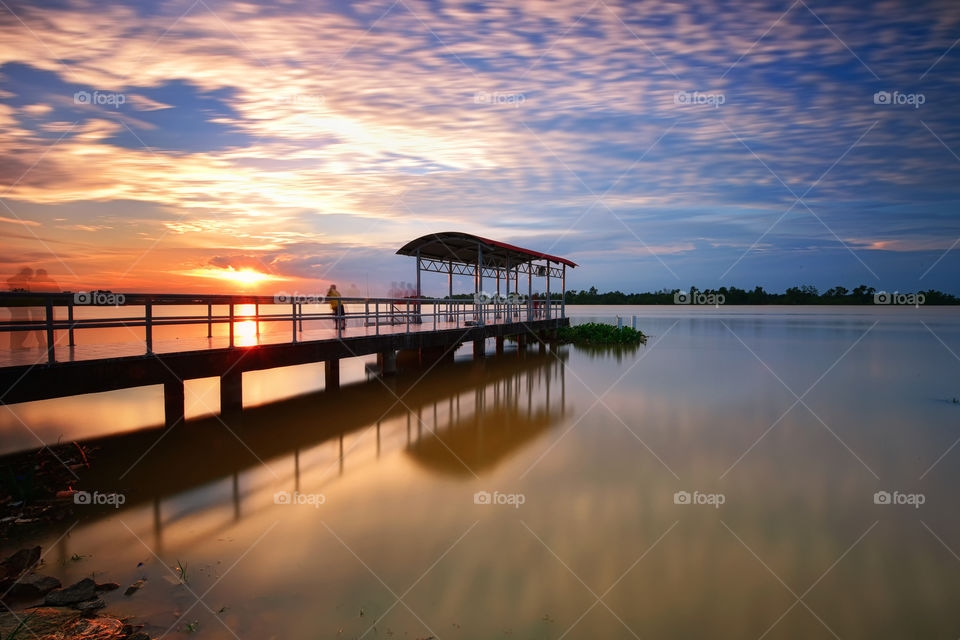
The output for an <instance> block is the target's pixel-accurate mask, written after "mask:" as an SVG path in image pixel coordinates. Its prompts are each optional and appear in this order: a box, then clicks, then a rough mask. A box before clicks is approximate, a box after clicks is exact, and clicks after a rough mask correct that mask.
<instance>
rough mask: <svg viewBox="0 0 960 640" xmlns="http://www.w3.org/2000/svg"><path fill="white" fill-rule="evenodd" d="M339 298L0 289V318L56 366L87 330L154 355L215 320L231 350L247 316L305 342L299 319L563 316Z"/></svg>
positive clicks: (415, 327) (402, 324)
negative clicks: (115, 335)
mask: <svg viewBox="0 0 960 640" xmlns="http://www.w3.org/2000/svg"><path fill="white" fill-rule="evenodd" d="M338 299H339V301H340V304H341V305H342V312H341V313H339V314H338V313H337V312H336V311H334V309H333V307H332V305H331V302H332V300H333V299H332V298H328V297H325V296H298V295H291V296H287V295H279V296H258V295H191V294H142V293H129V294H123V293H113V292H109V291H93V292H80V293H33V292H30V293H27V292H0V308H5V309H6V311H7V312H8V314H9V319H6V318H0V334H3V335H4V337H5V338H8V339H9V348H10V349H11V350H16V349H17V348H18V346H17V345H19V344H22V343H23V342H24V340H25V339H26V337H28V336H29V335H30V333H32V334H34V335H35V336H36V337H37V342H38V344H39V345H40V346H41V348H45V349H46V352H47V353H46V355H47V358H46V359H47V362H48V363H49V364H54V363H56V362H57V346H58V342H59V341H62V339H63V338H64V337H65V338H66V345H61V346H67V347H74V346H76V344H77V338H76V336H77V334H78V333H79V332H82V331H84V330H90V329H118V328H125V329H140V328H142V329H143V336H144V337H143V341H144V348H145V353H147V354H151V353H153V348H154V337H155V336H154V329H156V328H158V327H170V326H184V327H187V326H193V325H206V328H207V338H212V337H213V335H214V331H213V329H214V326H215V325H222V324H227V325H228V330H227V338H228V346H229V347H231V348H232V347H236V346H239V345H237V342H236V337H237V336H236V327H237V325H238V323H241V322H250V321H253V322H254V323H255V327H256V335H257V336H259V335H260V326H261V324H262V323H279V324H284V323H285V324H288V325H289V326H290V342H292V343H296V342H300V341H302V340H303V336H302V332H303V325H304V322H315V321H326V322H329V323H331V325H330V326H331V327H332V328H333V329H335V330H336V336H337V337H338V338H341V337H344V333H345V332H346V331H347V328H348V327H354V328H356V327H363V328H365V329H366V330H367V332H366V335H369V329H370V328H372V329H373V335H379V334H380V332H381V331H385V332H389V333H397V332H403V333H409V332H414V331H429V330H433V331H436V330H438V329H448V328H460V327H468V326H482V325H485V324H491V323H508V322H531V321H535V320H545V319H551V318H560V317H564V315H565V313H564V312H565V309H564V306H563V304H562V302H561V301H559V300H557V299H553V300H552V301H548V300H546V299H543V300H531V299H528V298H526V299H525V298H519V297H514V298H512V299H506V298H500V297H497V298H483V299H477V298H474V299H462V298H461V299H457V298H454V299H450V298H416V297H412V298H356V297H340V298H338ZM170 307H178V309H177V313H176V314H175V315H163V314H162V313H161V314H158V313H156V312H158V310H159V309H164V308H167V309H169V308H170ZM78 309H82V310H86V311H87V313H85V314H84V315H87V314H89V313H90V312H89V311H88V310H91V309H94V310H96V311H97V312H99V313H96V312H95V313H94V315H95V316H98V317H77V313H76V311H77V310H78ZM281 309H282V310H281ZM117 314H119V315H117ZM22 332H30V333H26V334H23V333H22ZM20 335H22V336H23V338H22V339H21V338H20V337H19V336H20ZM58 336H59V338H60V340H58ZM254 344H256V343H254ZM254 344H249V345H243V346H254ZM0 348H2V347H0Z"/></svg>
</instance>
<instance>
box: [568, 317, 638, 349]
mask: <svg viewBox="0 0 960 640" xmlns="http://www.w3.org/2000/svg"><path fill="white" fill-rule="evenodd" d="M557 338H558V340H559V341H560V342H566V343H573V344H585V345H598V346H605V345H632V344H646V343H647V336H645V335H644V334H643V332H642V331H637V330H636V329H632V328H630V327H623V328H621V329H618V328H617V327H615V326H613V325H610V324H603V323H600V322H587V323H584V324H578V325H574V326H572V327H560V328H559V329H558V330H557Z"/></svg>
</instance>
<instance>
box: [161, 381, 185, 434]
mask: <svg viewBox="0 0 960 640" xmlns="http://www.w3.org/2000/svg"><path fill="white" fill-rule="evenodd" d="M184 407H185V401H184V392H183V381H182V380H180V379H179V378H173V379H171V380H165V381H164V383H163V424H164V426H165V427H173V426H176V425H178V424H180V423H181V422H183V414H184Z"/></svg>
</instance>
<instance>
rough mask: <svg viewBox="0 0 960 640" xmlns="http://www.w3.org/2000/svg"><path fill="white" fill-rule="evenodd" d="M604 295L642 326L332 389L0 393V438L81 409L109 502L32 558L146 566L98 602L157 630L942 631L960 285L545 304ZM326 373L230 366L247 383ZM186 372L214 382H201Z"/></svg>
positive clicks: (956, 413) (439, 634) (949, 588)
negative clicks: (936, 300)
mask: <svg viewBox="0 0 960 640" xmlns="http://www.w3.org/2000/svg"><path fill="white" fill-rule="evenodd" d="M618 313H619V314H621V315H624V316H626V317H627V320H626V321H627V322H630V320H629V317H630V316H631V315H633V314H636V315H638V316H639V319H638V326H639V328H641V329H643V330H644V331H645V332H647V333H648V334H649V335H650V336H651V338H650V341H649V342H648V344H647V346H645V347H641V348H639V349H637V350H635V351H634V350H628V351H622V352H613V353H611V352H593V351H589V350H582V349H579V348H575V347H569V346H568V347H562V348H560V349H558V350H557V351H554V352H548V353H546V354H544V355H543V356H540V355H538V354H537V351H536V349H532V350H530V351H529V353H528V354H527V355H526V356H525V357H519V356H518V355H517V354H516V353H515V352H512V351H510V350H509V348H508V352H507V353H506V354H505V355H504V356H502V357H500V358H493V357H490V358H488V359H487V361H486V362H485V363H482V364H479V365H475V364H473V363H471V362H470V357H469V354H467V352H466V351H465V350H464V351H463V352H462V354H461V355H460V356H459V357H458V361H457V362H456V363H454V364H452V365H443V366H441V367H438V368H436V369H434V370H432V371H430V372H428V373H426V374H424V372H423V371H415V372H407V373H404V374H402V375H400V376H397V377H396V378H392V379H389V380H386V381H384V382H381V381H379V380H366V381H364V370H363V364H364V363H363V362H362V361H356V362H352V363H349V364H348V365H346V366H347V368H346V369H345V370H344V374H343V378H344V380H354V381H355V382H356V384H355V385H354V386H351V387H349V388H345V389H344V390H342V391H341V392H339V393H338V394H336V395H334V394H328V395H325V394H324V393H312V394H309V395H305V396H300V397H296V398H293V399H288V400H285V401H283V402H280V403H274V404H269V405H264V406H262V407H259V408H253V409H251V410H249V411H247V412H245V414H244V416H243V417H242V418H240V419H237V420H234V421H231V422H230V423H229V425H227V426H225V425H223V424H221V423H220V422H219V420H218V419H216V418H202V419H198V420H194V421H191V422H190V423H189V424H187V425H185V426H184V428H182V429H178V430H175V431H172V432H168V433H166V434H164V432H163V431H158V430H154V429H148V430H140V431H136V432H133V433H129V434H126V435H117V434H119V432H122V431H127V430H130V429H132V428H134V427H137V426H140V425H144V424H146V425H149V424H154V423H156V422H157V420H158V419H159V415H160V410H161V400H160V395H159V391H154V390H152V389H147V390H132V391H125V392H114V393H112V394H102V395H97V396H88V397H86V398H79V399H70V400H63V401H54V402H48V403H32V404H30V405H20V406H13V407H10V409H12V410H13V412H15V413H16V414H17V416H18V417H19V419H18V418H17V417H14V416H13V415H12V414H11V413H10V412H9V411H6V410H3V411H2V412H0V415H2V416H3V417H2V419H0V430H2V433H3V434H4V438H3V443H4V450H7V451H9V450H12V449H17V448H23V447H24V446H32V443H35V442H36V439H35V437H34V436H33V435H32V434H31V433H30V432H29V431H28V430H27V429H26V427H25V426H24V425H22V424H21V423H20V420H23V422H24V423H26V425H27V426H29V427H30V428H31V430H32V432H33V433H36V434H37V436H38V437H40V438H42V439H45V440H49V441H56V440H57V438H58V437H61V436H62V437H64V438H69V439H72V438H78V437H85V436H95V435H96V436H99V437H98V439H97V440H96V442H95V443H94V444H95V446H97V447H99V448H100V453H99V456H98V463H97V464H96V465H94V469H93V471H92V475H91V477H90V479H89V481H88V482H87V483H86V486H84V487H82V488H84V489H87V490H89V491H95V490H96V491H102V492H109V491H120V492H122V493H123V495H124V497H125V500H126V503H125V504H124V505H123V506H122V507H121V508H120V509H114V508H112V507H93V506H89V507H78V508H77V511H78V512H79V514H80V517H81V519H80V520H79V521H78V522H76V523H67V525H65V526H64V527H63V528H62V529H60V530H58V531H53V532H51V533H50V534H49V536H48V538H47V539H46V540H44V541H42V544H43V545H44V547H45V549H47V548H49V549H51V551H50V553H49V555H48V556H47V562H48V570H49V571H50V572H51V573H54V574H56V575H58V576H59V577H60V578H61V579H62V580H64V581H65V582H66V581H72V580H76V579H80V578H81V577H84V576H86V575H89V574H90V572H91V571H98V572H101V574H100V577H101V578H102V579H109V580H115V581H117V582H120V583H121V584H126V583H132V582H134V581H136V580H137V579H145V580H146V585H145V586H144V587H143V589H141V591H140V592H139V593H137V594H136V595H134V596H132V597H131V598H125V597H123V596H122V595H121V592H114V593H112V594H108V595H107V602H108V609H107V610H108V611H109V612H113V613H117V614H120V615H133V614H136V616H137V618H138V620H139V621H140V622H146V623H147V624H148V625H149V629H150V630H151V632H152V633H154V634H156V635H160V634H162V633H163V632H165V631H167V630H168V629H169V630H170V631H169V634H170V635H169V636H168V637H180V636H181V635H182V636H184V637H186V636H187V635H193V636H196V637H203V638H233V637H234V636H235V635H236V636H239V637H240V638H244V639H246V638H292V639H299V638H340V637H342V638H358V637H366V638H411V639H413V638H426V637H429V636H434V637H436V638H499V637H504V638H560V637H564V638H633V637H643V638H655V637H669V638H703V637H713V638H760V637H764V638H831V637H840V638H866V637H871V638H877V637H884V638H886V637H889V638H921V637H922V638H956V637H957V636H958V635H960V610H958V609H957V607H956V594H957V593H958V592H960V557H958V555H957V554H958V553H960V517H958V510H957V508H956V504H957V501H956V494H955V488H956V487H957V486H958V485H960V446H958V447H956V448H954V449H951V447H952V446H953V445H954V444H956V443H957V441H958V439H960V405H957V404H954V403H953V401H952V400H953V398H954V397H960V376H958V373H960V358H958V357H957V354H960V331H958V327H960V324H958V320H960V312H958V311H957V310H952V309H934V308H929V309H923V308H921V309H914V308H886V309H878V308H873V307H870V308H828V309H823V310H821V309H798V308H776V307H762V308H748V307H746V308H745V307H737V308H727V309H719V310H718V309H713V308H707V309H700V308H677V307H636V308H629V307H571V308H568V314H569V315H572V316H574V318H575V320H574V322H577V321H582V320H586V319H590V318H594V319H602V320H604V321H607V322H611V321H614V320H613V316H615V315H616V314H618ZM490 346H491V347H492V343H491V345H490ZM322 377H323V375H322V365H318V366H313V365H311V366H308V367H297V368H291V369H289V370H282V371H274V372H269V373H260V374H256V376H255V377H245V386H246V387H247V389H246V394H247V395H246V401H247V403H248V404H251V405H253V404H259V403H262V402H265V401H267V400H271V399H274V398H277V397H282V396H291V395H295V394H297V393H303V392H309V391H310V390H315V389H319V388H320V387H322ZM191 388H192V389H193V393H192V394H191V393H188V402H189V403H190V407H189V410H190V411H191V412H192V413H193V415H202V414H204V413H209V412H210V411H211V410H215V408H216V402H217V399H216V395H217V393H216V383H215V382H213V381H197V382H194V383H191ZM107 433H113V434H114V435H112V436H106V435H105V434H107ZM883 491H886V492H889V493H890V495H891V500H892V501H906V502H908V504H876V503H875V493H876V492H883ZM278 492H279V497H278ZM477 492H489V493H490V494H491V498H492V499H491V502H494V504H483V503H482V502H483V497H484V496H485V494H482V493H481V494H480V502H481V504H477V503H476V500H475V495H476V494H477ZM678 492H681V493H680V494H678ZM682 492H687V493H689V494H690V502H692V503H694V504H684V502H685V498H686V494H684V493H682ZM287 496H290V497H291V500H290V502H293V503H294V504H284V503H283V502H284V499H285V498H286V497H287ZM883 497H884V496H883V494H881V496H880V498H881V501H882V499H883ZM278 500H279V501H280V502H281V503H280V504H278V503H277V501H278ZM298 501H299V502H301V504H296V502H298ZM321 502H322V504H321ZM497 502H500V503H499V504H498V503H497ZM677 502H679V504H678V503H677ZM697 502H705V504H696V503H697ZM719 502H722V504H719V505H717V504H716V503H719ZM917 502H922V504H919V505H917V504H915V503H917ZM909 503H914V504H909ZM68 527H72V528H70V530H69V533H68V534H67V535H66V536H62V534H63V532H64V531H65V530H66V529H67V528H68ZM17 543H18V541H11V542H9V543H8V544H7V546H8V547H14V546H16V545H17ZM73 554H79V556H81V557H79V559H75V560H71V557H72V556H73ZM178 561H179V562H180V563H182V564H184V565H185V566H186V567H187V578H188V580H187V584H186V585H183V584H178V583H177V580H176V579H175V577H174V574H173V573H172V571H171V567H175V566H176V565H177V562H178ZM194 622H196V623H197V628H198V629H199V635H198V634H196V633H194V634H189V633H187V631H186V625H187V624H188V623H194Z"/></svg>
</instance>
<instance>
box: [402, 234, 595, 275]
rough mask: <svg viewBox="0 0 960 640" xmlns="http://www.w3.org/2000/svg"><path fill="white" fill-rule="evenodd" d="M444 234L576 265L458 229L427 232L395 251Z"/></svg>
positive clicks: (439, 237) (547, 254) (572, 265)
mask: <svg viewBox="0 0 960 640" xmlns="http://www.w3.org/2000/svg"><path fill="white" fill-rule="evenodd" d="M444 235H456V236H459V237H461V238H470V239H473V240H477V241H478V242H482V243H484V244H488V245H490V246H494V247H499V248H501V249H506V250H508V251H516V252H517V253H523V254H526V255H528V256H530V257H532V258H541V259H543V260H549V261H551V262H557V263H560V264H565V265H567V266H568V267H576V266H577V263H576V262H574V261H572V260H567V259H566V258H561V257H560V256H554V255H550V254H549V253H542V252H540V251H533V250H532V249H525V248H523V247H518V246H516V245H513V244H508V243H506V242H500V241H499V240H491V239H490V238H483V237H481V236H475V235H473V234H470V233H462V232H459V231H452V232H451V231H446V232H441V233H428V234H427V235H425V236H421V237H419V238H416V239H415V240H411V241H410V242H408V243H407V244H405V245H404V246H403V248H401V249H400V250H399V251H397V253H401V252H403V251H404V249H407V248H408V247H411V245H414V246H415V245H416V244H417V243H418V241H420V240H422V241H429V240H440V239H441V238H442V237H443V236H444ZM440 241H441V242H442V240H440ZM407 255H413V254H412V253H411V254H407Z"/></svg>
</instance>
